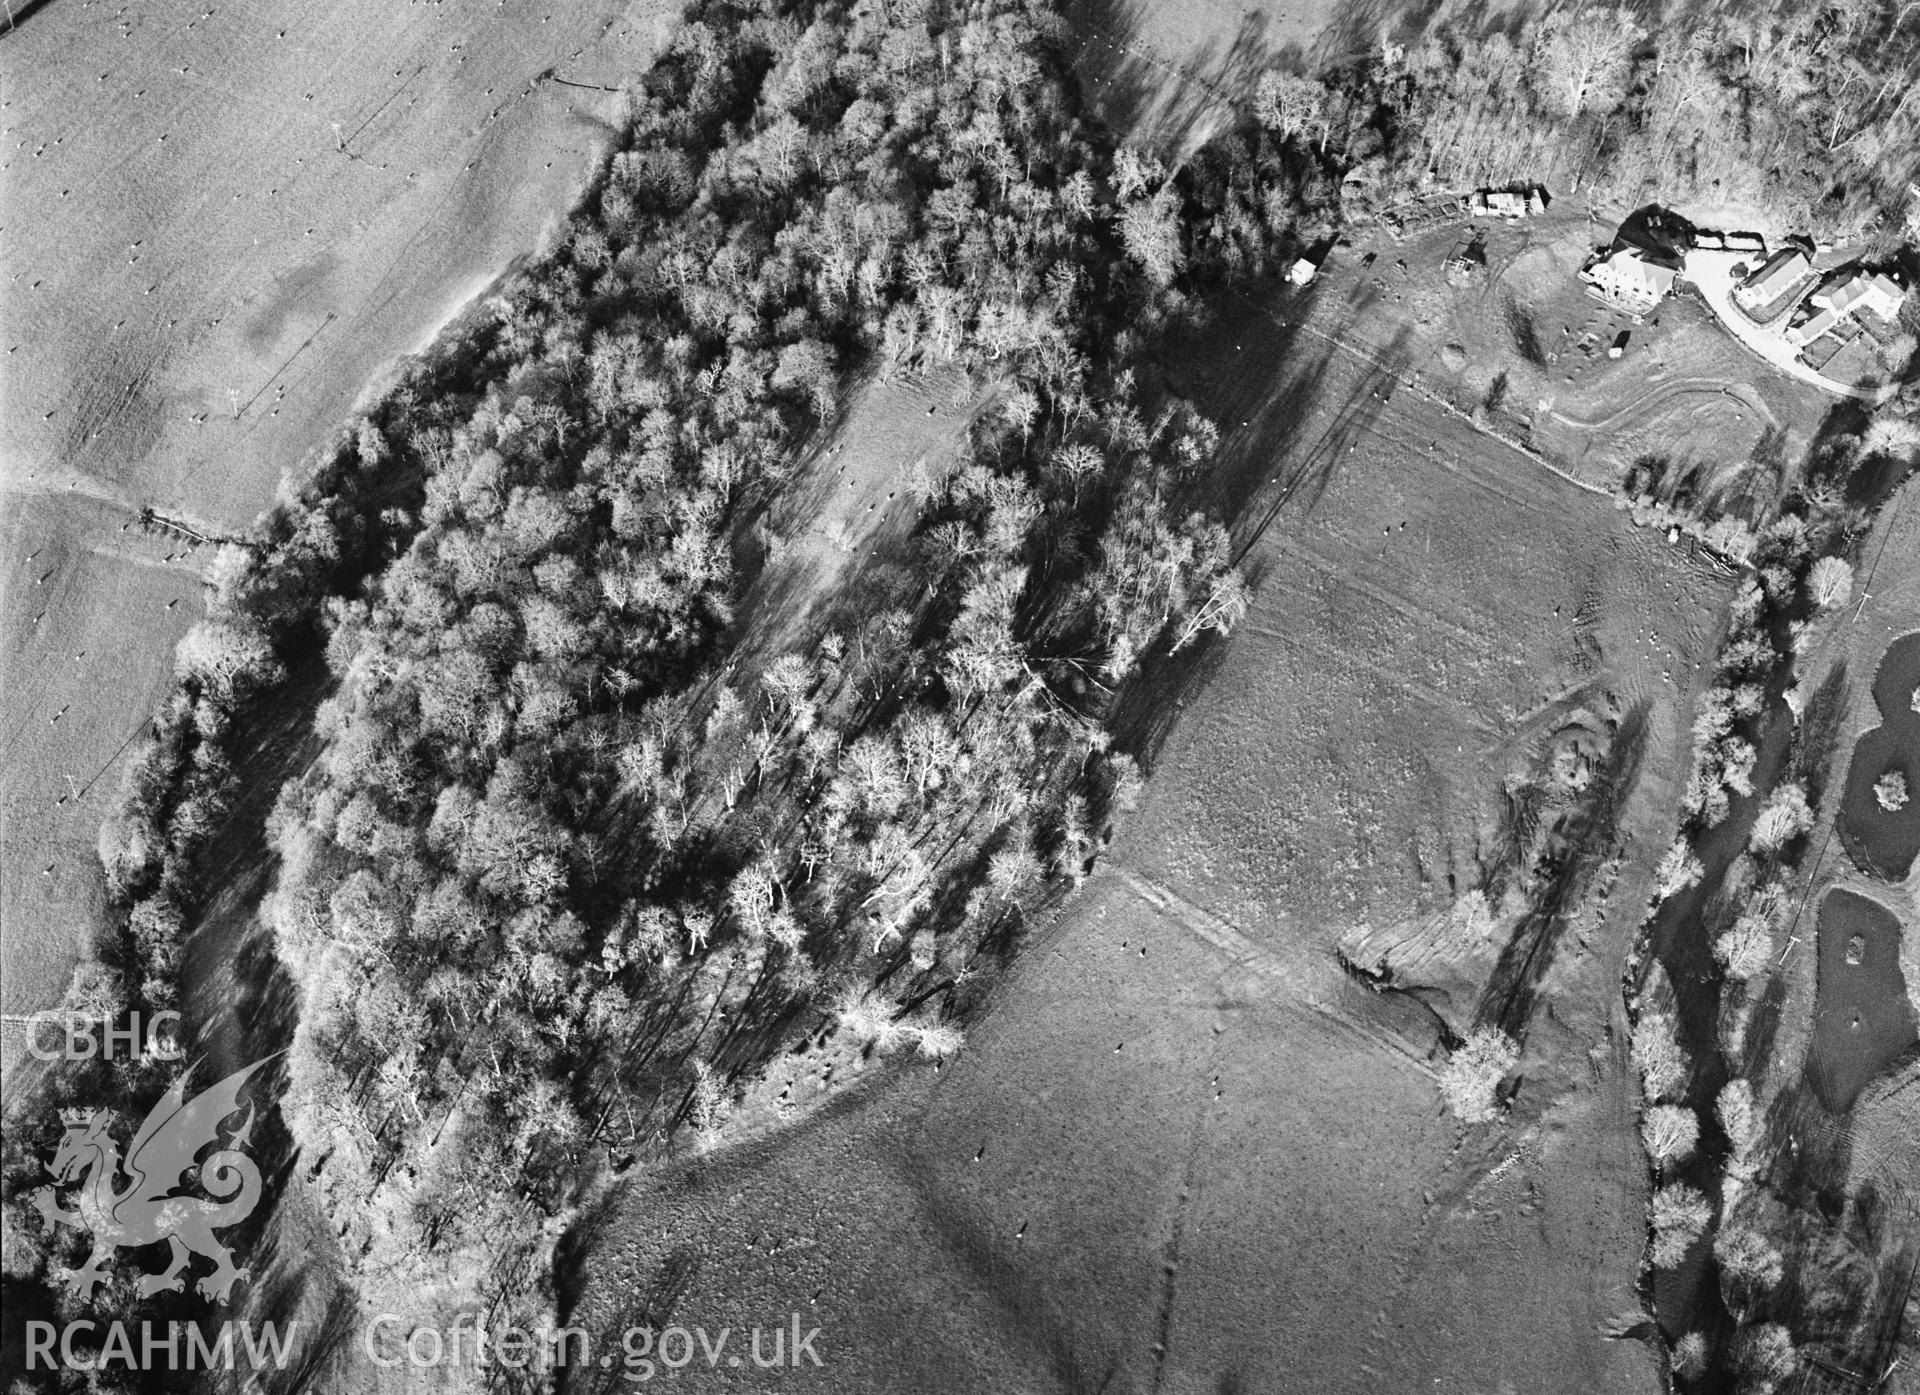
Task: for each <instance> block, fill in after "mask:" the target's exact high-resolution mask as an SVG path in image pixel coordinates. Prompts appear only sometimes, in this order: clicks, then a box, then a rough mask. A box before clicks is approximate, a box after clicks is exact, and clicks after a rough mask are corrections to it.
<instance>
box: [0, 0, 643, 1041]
mask: <svg viewBox="0 0 1920 1395" xmlns="http://www.w3.org/2000/svg"><path fill="white" fill-rule="evenodd" d="M669 14H670V11H669V8H668V7H667V6H666V5H664V4H656V3H653V2H652V0H638V2H637V3H632V4H624V3H612V2H611V0H607V2H604V3H596V4H592V5H587V6H550V5H544V4H540V3H531V2H530V0H513V3H511V4H506V3H497V4H489V5H485V6H483V7H474V6H456V5H450V4H444V3H427V2H426V0H416V3H409V4H406V5H393V6H387V7H383V8H381V9H379V10H377V11H368V12H362V10H360V9H355V8H351V7H349V8H342V7H338V6H328V5H320V4H313V3H309V2H308V0H275V2H274V3H270V4H267V5H250V6H244V7H239V8H228V7H194V8H192V9H178V8H168V7H164V6H155V5H140V4H134V5H127V6H118V5H115V6H109V5H107V4H105V3H104V0H75V3H60V4H53V5H47V6H44V7H41V8H39V9H37V10H36V11H34V13H32V14H31V15H30V16H28V17H27V18H26V19H25V20H24V21H23V23H22V24H21V26H20V28H19V29H18V31H17V32H14V33H10V34H8V35H7V39H6V43H5V44H4V46H0V83H4V85H5V86H6V88H7V98H6V100H5V105H4V107H0V135H4V141H0V207H3V208H4V216H3V217H0V228H3V231H0V237H3V238H4V245H5V248H6V262H7V273H6V279H5V282H4V285H3V286H0V340H3V341H4V345H3V347H4V352H5V372H4V374H0V491H4V493H5V496H6V498H5V504H4V507H0V518H4V522H0V547H3V548H4V552H0V559H3V560H4V568H0V588H4V590H0V627H3V628H0V652H4V653H5V655H6V659H5V675H4V681H0V694H3V696H0V732H4V738H3V739H4V740H5V741H6V742H7V747H6V752H7V753H6V759H5V761H4V763H3V764H0V771H4V773H3V774H0V849H3V850H4V855H0V940H3V941H4V945H5V949H4V954H5V963H4V968H5V974H4V980H5V985H6V986H5V995H4V1010H5V1011H6V1012H7V1013H9V1014H17V1013H22V1012H26V1011H30V1010H32V1009H34V1008H37V1007H39V1006H42V1005H44V1004H46V1003H47V1002H49V1001H51V1000H52V999H54V998H56V997H57V996H58V994H59V992H60V990H61V989H62V988H63V987H64V986H65V982H66V977H67V973H68V971H69V969H70V966H71V964H72V962H73V958H74V956H75V954H76V953H77V952H78V951H79V950H80V948H81V947H82V946H84V944H85V942H86V937H87V935H88V933H89V929H90V925H91V923H92V920H93V918H94V917H95V915H97V913H98V906H97V896H98V886H99V874H98V871H97V863H96V861H95V858H94V852H93V848H94V842H95V833H96V830H97V828H98V826H99V823H100V819H101V817H102V815H103V813H104V812H105V810H106V808H107V805H108V802H109V801H110V800H111V798H112V796H113V794H114V791H115V789H116V787H117V783H118V779H119V772H120V769H121V767H122V765H123V763H124V761H123V758H124V757H125V755H126V754H127V753H128V752H129V751H130V750H131V749H133V747H134V745H135V744H136V742H137V737H138V734H139V732H140V731H141V729H142V728H143V726H144V723H145V720H146V717H147V715H148V714H149V713H150V712H151V710H152V708H153V705H154V702H155V701H156V699H157V697H158V695H159V693H160V691H161V689H162V687H163V685H164V683H165V681H166V677H167V674H168V671H169V668H170V664H171V659H172V650H173V646H174V644H175V642H176V641H177V640H178V638H179V637H180V635H181V634H183V633H184V632H185V630H186V628H187V627H188V625H190V624H191V623H192V621H193V619H194V618H195V617H196V614H197V612H198V609H199V596H200V592H199V587H198V586H197V584H196V573H197V571H198V569H199V568H200V567H201V566H202V565H203V564H204V562H205V560H206V554H205V552H204V550H202V551H201V552H199V553H194V552H190V551H188V550H187V549H186V548H185V546H184V544H183V543H181V542H180V541H179V540H177V539H162V538H159V537H152V538H149V537H142V536H141V535H140V533H139V530H138V528H137V526H134V527H131V528H129V527H128V525H130V524H132V523H133V520H135V519H136V518H137V516H138V512H139V510H140V509H141V508H142V507H144V506H152V507H156V508H158V509H160V510H161V511H162V512H163V513H166V514H168V515H169V516H172V517H175V518H182V519H187V520H193V521H197V522H198V523H199V525H200V527H201V529H202V530H203V531H208V532H219V531H237V530H239V529H241V528H243V527H244V526H245V525H247V524H248V523H250V522H251V521H252V519H253V518H254V516H255V515H256V514H257V513H258V512H259V511H260V510H261V509H262V508H264V507H266V506H267V505H268V504H270V503H271V502H272V501H273V498H274V494H275V490H276V488H277V486H278V483H279V481H280V479H281V477H282V476H283V475H284V474H285V473H287V472H289V471H291V470H293V469H294V468H296V467H297V466H298V465H299V463H300V462H301V460H302V459H303V458H304V457H305V456H306V455H307V454H308V453H309V452H311V451H312V450H314V449H315V448H316V447H318V446H319V445H320V444H321V443H322V442H324V441H325V440H326V439H327V438H328V437H329V436H330V434H331V433H332V432H334V431H336V430H338V429H339V428H340V426H341V425H342V423H343V422H344V421H345V420H346V418H347V416H348V414H349V413H350V411H351V410H352V408H353V406H354V404H355V402H356V401H358V400H360V399H361V398H362V396H363V394H365V393H367V392H368V391H369V390H370V389H371V388H373V387H375V386H377V384H378V383H379V382H380V381H381V378H382V375H383V373H384V372H385V371H387V367H388V366H389V365H390V364H392V363H393V361H394V360H395V359H396V358H398V357H399V356H401V355H404V354H406V353H409V352H411V351H414V350H416V349H418V348H420V347H422V346H424V344H425V343H426V342H427V341H428V340H430V339H431V338H432V336H433V335H434V333H435V332H436V331H437V329H438V328H439V327H440V326H441V325H442V324H443V323H444V322H445V321H446V320H447V319H448V318H449V317H450V316H451V315H453V314H454V312H455V311H456V310H457V309H458V308H459V307H460V306H461V305H462V304H463V303H464V302H465V301H466V300H467V299H468V298H469V297H471V296H472V295H473V294H474V293H475V292H477V291H479V290H481V289H483V288H484V287H485V286H486V285H487V284H488V283H489V282H490V281H491V280H492V278H493V277H494V276H496V275H497V274H498V273H500V272H501V271H502V270H504V269H505V268H506V267H507V266H508V265H509V263H511V262H512V261H513V260H514V259H515V258H516V257H519V256H522V255H523V254H525V253H527V252H529V251H531V250H532V249H533V248H534V246H535V245H536V244H537V242H538V241H539V239H540V237H541V235H542V231H543V229H545V228H546V227H547V226H548V225H549V224H550V222H551V221H552V220H553V219H554V218H555V216H556V215H557V214H558V213H559V211H560V210H562V209H563V208H565V206H566V205H567V203H568V202H569V201H570V200H571V199H572V198H574V197H575V196H576V193H577V191H578V189H579V187H580V185H581V183H582V181H583V179H584V178H585V175H586V173H587V171H588V169H589V168H590V166H591V164H592V162H593V160H594V157H595V152H596V151H597V150H598V149H600V147H601V146H602V144H603V142H604V140H605V138H606V136H607V134H608V133H609V132H610V131H611V129H612V125H611V123H613V122H615V121H617V120H618V119H619V117H620V115H621V113H622V111H623V105H622V103H623V99H622V98H621V97H619V96H618V95H617V94H615V93H613V92H610V91H606V90H602V89H604V88H610V87H614V86H616V85H617V84H618V83H620V82H621V81H623V80H625V79H627V78H629V77H630V76H631V75H632V74H633V73H635V72H637V71H639V70H640V69H641V68H642V67H643V66H644V64H645V62H646V58H647V55H648V54H649V53H650V52H651V49H652V45H653V43H654V42H655V40H656V38H657V36H658V34H659V33H660V30H661V26H662V24H663V23H665V22H666V20H667V19H668V18H669ZM550 74H551V75H556V76H557V77H558V78H561V79H566V80H567V82H566V83H562V82H559V81H549V80H547V77H548V75H550ZM569 84H583V85H569ZM82 653H84V654H86V655H87V657H86V658H84V659H83V658H78V657H76V656H77V655H80V654H82ZM56 718H57V720H56ZM70 780H71V781H72V783H71V784H69V781H70ZM76 791H78V794H77V796H76V793H75V792H76ZM49 868H51V871H49V870H47V869H49ZM18 1045H19V1043H18V1040H17V1038H16V1037H15V1036H14V1035H12V1034H11V1032H10V1033H9V1035H8V1037H7V1038H6V1057H7V1059H8V1060H9V1061H11V1060H12V1059H13V1058H14V1055H15V1054H16V1052H17V1049H18Z"/></svg>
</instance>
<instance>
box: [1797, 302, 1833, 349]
mask: <svg viewBox="0 0 1920 1395" xmlns="http://www.w3.org/2000/svg"><path fill="white" fill-rule="evenodd" d="M1845 318H1846V316H1845V315H1843V314H1840V313H1838V312H1836V311H1834V310H1832V309H1821V310H1818V311H1816V312H1814V314H1813V315H1812V317H1811V318H1809V319H1805V320H1802V321H1801V322H1800V323H1799V324H1797V325H1792V326H1790V327H1789V328H1788V329H1787V332H1786V340H1787V342H1788V343H1789V344H1792V345H1794V346H1795V347H1804V346H1805V345H1808V344H1811V343H1812V342H1813V341H1814V340H1816V339H1818V338H1819V337H1820V336H1821V335H1823V334H1825V333H1826V332H1827V331H1828V330H1830V329H1832V328H1833V327H1834V326H1835V325H1837V324H1839V323H1840V322H1841V321H1842V320H1844V319H1845Z"/></svg>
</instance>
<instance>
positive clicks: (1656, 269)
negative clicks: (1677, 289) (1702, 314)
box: [1580, 247, 1680, 314]
mask: <svg viewBox="0 0 1920 1395" xmlns="http://www.w3.org/2000/svg"><path fill="white" fill-rule="evenodd" d="M1679 270H1680V268H1679V267H1677V266H1672V265H1669V264H1668V260H1667V259H1666V258H1664V257H1658V256H1656V255H1655V254H1653V253H1651V252H1644V251H1641V250H1640V249H1638V248H1634V247H1629V248H1626V249H1624V250H1622V251H1618V252H1613V253H1611V254H1609V255H1607V256H1605V257H1602V258H1600V259H1599V260H1598V261H1596V262H1594V263H1593V264H1592V265H1591V266H1589V267H1588V268H1587V269H1586V270H1585V271H1583V272H1581V273H1580V279H1581V280H1583V281H1585V282H1586V283H1587V284H1588V285H1589V286H1591V287H1593V288H1594V289H1595V290H1596V291H1598V292H1599V293H1600V294H1601V295H1602V296H1603V297H1605V298H1606V299H1608V300H1611V301H1614V302H1616V303H1617V304H1619V305H1622V306H1625V307H1626V308H1628V309H1630V310H1633V311H1634V312H1635V313H1636V314H1637V313H1639V312H1640V311H1643V310H1651V309H1652V308H1653V307H1654V306H1655V305H1657V304H1659V302H1660V301H1661V299H1662V298H1663V297H1665V296H1666V295H1667V293H1668V292H1670V291H1671V290H1672V289H1673V281H1674V277H1675V275H1676V274H1677V273H1678V272H1679Z"/></svg>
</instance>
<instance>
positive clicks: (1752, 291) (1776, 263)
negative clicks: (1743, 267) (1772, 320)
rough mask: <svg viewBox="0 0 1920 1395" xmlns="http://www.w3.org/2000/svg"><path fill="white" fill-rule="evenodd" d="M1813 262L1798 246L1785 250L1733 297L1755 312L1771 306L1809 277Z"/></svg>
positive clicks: (1744, 284)
mask: <svg viewBox="0 0 1920 1395" xmlns="http://www.w3.org/2000/svg"><path fill="white" fill-rule="evenodd" d="M1811 265H1812V263H1810V262H1809V261H1808V260H1807V254H1806V253H1805V252H1803V251H1801V250H1800V249H1799V248H1798V247H1782V248H1781V249H1780V250H1779V251H1778V252H1775V253H1774V254H1773V255H1772V256H1771V257H1769V258H1767V260H1766V264H1765V265H1763V266H1762V267H1761V268H1760V269H1759V270H1758V271H1756V272H1754V273H1753V275H1751V276H1749V277H1748V278H1747V279H1746V280H1744V281H1742V282H1741V283H1740V284H1739V285H1737V286H1735V287H1734V288H1733V298H1734V300H1735V301H1737V302H1738V303H1739V304H1740V305H1741V307H1742V308H1744V309H1748V310H1753V309H1758V308H1760V307H1762V306H1766V305H1770V304H1772V303H1773V301H1774V300H1776V299H1777V298H1778V297H1780V296H1781V295H1783V294H1785V293H1786V292H1787V291H1788V290H1790V289H1792V287H1793V286H1794V285H1795V284H1796V283H1797V282H1798V281H1799V280H1800V278H1801V277H1803V276H1805V275H1806V274H1807V271H1808V270H1809V268H1810V267H1811Z"/></svg>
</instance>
